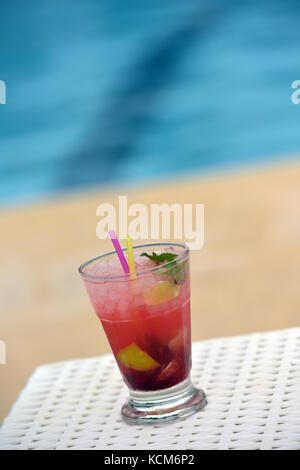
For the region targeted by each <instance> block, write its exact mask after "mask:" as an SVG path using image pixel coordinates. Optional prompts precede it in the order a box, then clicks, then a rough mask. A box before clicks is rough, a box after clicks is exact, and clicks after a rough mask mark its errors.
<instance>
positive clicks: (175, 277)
mask: <svg viewBox="0 0 300 470" xmlns="http://www.w3.org/2000/svg"><path fill="white" fill-rule="evenodd" d="M141 256H146V257H147V258H149V259H151V261H154V263H156V264H157V265H159V264H161V263H163V262H169V264H168V266H167V267H166V268H164V267H162V269H163V272H162V271H160V273H161V274H162V273H163V274H167V275H168V276H169V277H170V278H171V279H172V281H173V282H174V283H175V284H183V283H184V281H185V278H186V261H184V262H183V263H180V264H178V262H177V261H174V260H175V258H177V256H178V255H177V254H175V253H168V252H165V253H161V254H160V255H157V254H156V253H155V252H154V251H153V252H152V255H149V254H148V253H142V254H141Z"/></svg>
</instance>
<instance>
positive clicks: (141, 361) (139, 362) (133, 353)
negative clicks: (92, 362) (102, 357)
mask: <svg viewBox="0 0 300 470" xmlns="http://www.w3.org/2000/svg"><path fill="white" fill-rule="evenodd" d="M117 357H118V359H119V361H121V362H122V364H124V366H126V367H130V368H131V369H134V370H151V369H156V367H159V366H160V364H159V363H158V362H156V361H155V360H154V359H152V357H150V356H149V354H147V353H145V352H144V351H142V350H141V349H140V348H139V347H138V346H137V345H136V344H135V343H132V344H130V345H129V346H126V348H124V349H121V351H119V352H118V354H117Z"/></svg>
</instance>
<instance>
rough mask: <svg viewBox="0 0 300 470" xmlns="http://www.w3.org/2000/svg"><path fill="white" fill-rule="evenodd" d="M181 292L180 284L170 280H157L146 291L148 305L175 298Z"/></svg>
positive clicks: (145, 296)
mask: <svg viewBox="0 0 300 470" xmlns="http://www.w3.org/2000/svg"><path fill="white" fill-rule="evenodd" d="M179 292H180V286H178V285H176V284H174V283H173V282H170V281H161V282H157V283H156V284H154V285H153V286H151V287H149V289H147V290H146V292H145V293H144V301H145V304H147V305H158V304H162V303H163V302H168V301H169V300H172V299H174V298H175V297H177V295H178V294H179Z"/></svg>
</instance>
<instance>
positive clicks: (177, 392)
mask: <svg viewBox="0 0 300 470" xmlns="http://www.w3.org/2000/svg"><path fill="white" fill-rule="evenodd" d="M206 403H207V400H206V395H205V393H204V392H203V391H202V390H199V389H197V388H195V387H194V386H193V384H192V383H191V379H190V378H189V377H188V378H187V379H185V380H184V381H183V382H180V383H179V384H177V385H174V387H170V388H166V389H163V390H158V391H155V392H139V391H136V390H130V395H129V400H128V401H127V402H126V403H125V404H124V405H123V407H122V416H123V419H124V420H125V421H126V422H127V423H129V424H145V423H151V424H153V423H161V422H168V421H175V420H177V419H181V418H186V417H187V416H190V415H192V414H193V413H195V412H196V411H198V410H200V409H201V408H203V407H204V406H205V405H206Z"/></svg>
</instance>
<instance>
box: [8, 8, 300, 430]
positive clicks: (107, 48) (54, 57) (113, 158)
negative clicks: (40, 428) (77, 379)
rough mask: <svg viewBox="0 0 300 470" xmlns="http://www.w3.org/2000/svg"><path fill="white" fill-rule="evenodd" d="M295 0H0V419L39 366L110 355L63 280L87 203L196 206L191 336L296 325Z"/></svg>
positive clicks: (78, 293)
mask: <svg viewBox="0 0 300 470" xmlns="http://www.w3.org/2000/svg"><path fill="white" fill-rule="evenodd" d="M299 19H300V3H299V2H298V1H297V0H273V1H268V0H260V1H258V0H257V1H256V0H252V1H248V2H238V1H235V0H230V1H229V0H219V1H208V0H207V1H202V2H199V1H197V0H185V2H179V3H177V4H175V2H171V1H170V0H163V1H161V0H160V1H159V2H158V1H153V0H152V1H151V2H150V1H148V0H145V1H143V2H138V1H137V0H128V1H127V2H126V4H124V2H121V1H120V0H101V1H99V0H72V1H71V0H59V1H58V0H52V1H51V2H49V1H45V0H28V1H27V2H22V1H21V0H17V1H15V2H13V3H12V2H9V1H8V0H3V1H2V2H1V15H0V44H1V54H0V80H3V81H5V83H6V92H7V95H6V104H5V105H0V210H1V222H0V224H1V241H2V243H1V247H0V251H1V264H0V276H1V283H0V302H1V311H0V340H2V341H4V342H5V344H6V351H7V358H6V361H7V364H6V365H0V421H1V419H2V418H3V417H4V416H6V415H7V413H8V412H9V408H10V406H11V404H12V403H13V402H14V401H15V399H16V397H17V395H18V393H19V391H20V390H21V389H22V388H23V386H24V384H25V382H26V380H27V379H28V377H29V375H30V374H31V372H32V371H33V370H34V368H35V367H36V366H38V365H39V364H43V363H47V362H54V361H59V360H64V359H68V358H73V357H88V356H92V355H97V354H102V353H105V352H109V347H108V343H107V341H106V338H105V336H104V333H103V332H102V329H101V328H100V326H99V325H98V320H97V318H96V316H95V315H94V314H93V312H92V307H91V305H90V303H89V300H88V298H87V296H86V294H85V292H84V289H83V286H82V285H81V281H80V279H79V276H78V274H77V267H78V266H79V264H81V262H82V261H84V260H86V259H88V258H90V257H94V256H95V255H97V254H99V253H101V252H103V251H105V250H107V249H110V244H109V243H108V242H106V241H104V242H102V241H101V242H100V240H98V239H97V238H96V224H97V217H96V208H97V206H98V205H99V204H100V203H102V202H109V203H111V204H115V205H116V207H117V205H118V195H121V194H127V195H128V204H130V203H135V202H142V203H144V204H147V205H150V204H151V203H163V202H165V203H169V204H171V203H174V202H179V203H182V204H184V203H194V204H196V203H204V204H205V245H204V248H203V250H201V251H200V252H193V253H192V259H191V271H192V321H193V339H194V340H201V339H206V338H212V337H217V336H227V335H236V334H244V333H250V332H252V331H262V330H272V329H279V328H287V327H292V326H298V325H299V301H300V289H299V272H300V159H299V157H300V139H299V138H300V105H299V106H297V105H295V104H292V101H291V95H292V92H293V90H292V89H291V84H292V82H293V81H294V80H297V79H300V70H299V47H300V29H299Z"/></svg>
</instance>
